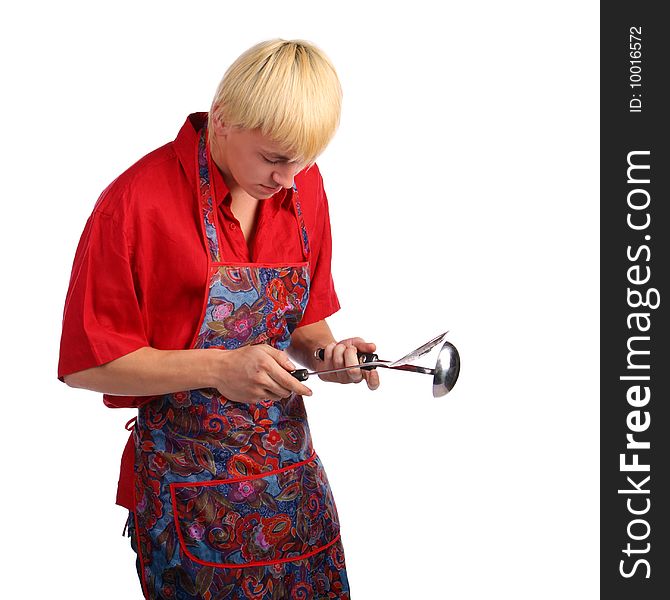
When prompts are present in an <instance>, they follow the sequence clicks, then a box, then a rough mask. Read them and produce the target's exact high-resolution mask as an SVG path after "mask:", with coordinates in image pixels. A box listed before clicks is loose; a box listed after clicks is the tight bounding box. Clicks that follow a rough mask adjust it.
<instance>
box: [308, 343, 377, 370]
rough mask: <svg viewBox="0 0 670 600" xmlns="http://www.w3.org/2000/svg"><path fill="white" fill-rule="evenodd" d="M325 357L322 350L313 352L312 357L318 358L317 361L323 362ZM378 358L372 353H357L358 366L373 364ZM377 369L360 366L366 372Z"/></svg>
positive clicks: (324, 352)
mask: <svg viewBox="0 0 670 600" xmlns="http://www.w3.org/2000/svg"><path fill="white" fill-rule="evenodd" d="M325 355H326V351H325V350H324V349H323V348H319V349H318V350H317V351H316V352H314V356H315V357H316V358H318V359H319V360H323V359H324V357H325ZM378 360H379V357H378V356H377V355H376V354H373V353H372V352H358V364H360V365H364V364H365V363H369V362H375V361H378ZM376 368H377V367H363V366H361V369H364V370H366V371H372V370H373V369H376Z"/></svg>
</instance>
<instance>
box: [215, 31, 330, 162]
mask: <svg viewBox="0 0 670 600" xmlns="http://www.w3.org/2000/svg"><path fill="white" fill-rule="evenodd" d="M341 105H342V89H341V88H340V82H339V80H338V78H337V73H336V72H335V68H334V67H333V65H332V64H331V62H330V60H329V59H328V57H327V56H326V55H325V54H324V53H323V52H322V51H321V50H320V49H319V48H317V47H316V46H314V45H313V44H311V43H310V42H306V41H303V40H289V41H286V40H280V39H277V40H269V41H266V42H261V43H260V44H256V45H255V46H253V47H252V48H249V50H247V51H246V52H244V53H243V54H242V55H241V56H240V57H239V58H238V59H237V60H236V61H235V62H234V63H233V64H232V65H231V66H230V68H229V69H228V70H227V71H226V73H225V75H224V76H223V79H222V80H221V83H219V87H218V88H217V90H216V94H215V96H214V100H213V102H212V108H211V110H210V112H209V124H210V127H209V135H211V134H212V127H211V121H212V119H213V117H214V116H216V117H218V118H220V119H221V120H222V121H223V122H225V123H227V124H229V125H232V126H237V127H241V128H244V129H260V130H261V133H262V134H263V135H266V136H268V137H269V138H270V139H272V140H274V141H276V142H277V143H278V144H279V145H280V146H282V147H283V148H284V149H285V151H286V152H288V153H290V154H291V156H292V157H293V158H294V159H295V160H297V161H299V162H304V163H306V164H312V163H313V162H314V161H315V160H316V158H317V156H318V155H319V154H321V152H323V150H324V149H325V148H326V146H327V145H328V143H329V142H330V140H331V138H332V137H333V135H334V134H335V131H336V129H337V126H338V125H339V122H340V110H341Z"/></svg>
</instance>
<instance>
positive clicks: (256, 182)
mask: <svg viewBox="0 0 670 600" xmlns="http://www.w3.org/2000/svg"><path fill="white" fill-rule="evenodd" d="M212 158H213V159H214V162H216V164H217V166H218V167H219V168H220V169H221V171H222V172H223V174H224V178H225V179H226V183H227V184H228V186H229V187H230V188H231V191H233V190H234V186H235V185H237V186H239V187H241V188H242V189H243V190H244V191H245V192H247V194H249V195H250V196H252V197H253V198H256V199H258V200H263V199H265V198H269V197H270V196H272V195H274V194H276V193H277V192H278V191H279V190H281V188H287V189H288V188H290V187H292V186H293V178H294V177H295V175H296V174H297V173H298V172H299V171H300V170H301V169H302V168H303V167H304V166H305V165H304V164H302V163H298V162H296V161H295V159H294V158H293V157H291V156H289V155H288V154H287V153H286V152H285V151H284V150H283V149H282V148H281V147H280V146H279V145H278V144H277V143H276V142H275V141H273V140H271V139H269V138H267V137H266V136H264V135H262V134H261V132H260V130H258V129H240V128H238V127H230V126H227V125H219V126H218V127H215V129H214V136H213V138H212Z"/></svg>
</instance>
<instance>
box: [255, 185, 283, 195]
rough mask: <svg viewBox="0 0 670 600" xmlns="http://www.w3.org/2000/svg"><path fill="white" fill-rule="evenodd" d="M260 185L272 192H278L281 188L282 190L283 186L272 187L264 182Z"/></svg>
mask: <svg viewBox="0 0 670 600" xmlns="http://www.w3.org/2000/svg"><path fill="white" fill-rule="evenodd" d="M260 186H261V187H262V188H263V189H264V190H265V191H267V192H270V193H271V194H276V193H277V192H278V191H279V190H281V186H279V187H270V186H269V185H263V184H262V183H261V184H260Z"/></svg>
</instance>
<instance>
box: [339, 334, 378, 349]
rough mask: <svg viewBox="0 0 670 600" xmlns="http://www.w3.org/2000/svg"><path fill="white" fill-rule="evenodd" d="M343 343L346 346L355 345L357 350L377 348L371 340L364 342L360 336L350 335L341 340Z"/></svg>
mask: <svg viewBox="0 0 670 600" xmlns="http://www.w3.org/2000/svg"><path fill="white" fill-rule="evenodd" d="M342 343H344V344H346V345H347V346H356V348H357V349H358V351H359V352H374V351H375V350H376V349H377V345H376V344H373V343H372V342H366V341H365V340H364V339H363V338H362V337H352V338H348V339H346V340H343V342H342Z"/></svg>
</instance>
